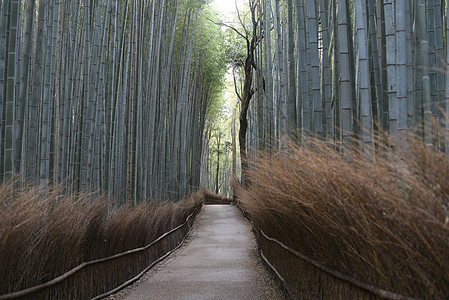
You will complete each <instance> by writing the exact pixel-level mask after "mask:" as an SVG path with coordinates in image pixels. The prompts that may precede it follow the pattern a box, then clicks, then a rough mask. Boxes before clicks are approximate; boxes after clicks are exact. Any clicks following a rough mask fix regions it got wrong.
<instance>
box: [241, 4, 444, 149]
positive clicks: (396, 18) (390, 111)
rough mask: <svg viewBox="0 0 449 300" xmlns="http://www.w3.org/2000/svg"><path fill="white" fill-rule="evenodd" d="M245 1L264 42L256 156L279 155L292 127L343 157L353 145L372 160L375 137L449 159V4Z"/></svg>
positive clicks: (252, 140) (255, 106)
mask: <svg viewBox="0 0 449 300" xmlns="http://www.w3.org/2000/svg"><path fill="white" fill-rule="evenodd" d="M248 3H249V5H250V7H253V9H250V10H249V11H250V15H251V19H250V25H251V26H252V28H254V26H256V27H257V30H256V31H255V33H254V34H256V35H258V36H259V37H262V38H263V40H262V41H261V42H260V43H259V45H258V47H256V49H254V53H255V56H256V59H255V61H256V66H255V67H254V70H253V71H254V72H255V78H254V81H253V84H254V91H255V94H254V97H253V100H252V102H251V108H250V111H249V119H250V120H249V121H250V126H249V135H248V137H247V141H248V149H249V150H248V151H250V153H249V154H252V157H253V158H254V157H256V156H257V150H270V151H271V149H279V148H281V146H282V140H283V139H282V137H283V136H284V135H287V134H290V133H291V132H292V130H296V133H295V134H292V135H291V137H292V138H295V139H299V140H300V141H301V140H302V138H303V137H315V138H318V139H321V140H326V141H329V142H332V143H335V144H336V145H337V146H338V147H339V148H340V149H342V150H344V149H345V148H346V146H347V145H350V144H354V142H356V144H358V145H359V146H360V149H361V150H363V152H365V153H367V155H373V154H374V153H376V149H377V148H376V139H375V137H376V136H378V135H377V133H379V132H383V133H387V134H388V136H389V137H390V139H389V142H388V143H389V144H390V145H391V146H393V148H397V146H399V147H400V148H401V149H403V150H406V149H407V142H406V139H407V138H408V137H409V136H410V135H411V134H412V135H415V134H416V135H417V136H418V137H419V138H420V139H422V141H423V142H425V143H426V144H427V145H428V146H429V147H432V148H433V149H434V150H436V151H445V152H446V153H448V154H449V151H446V149H449V131H448V130H449V122H448V121H449V120H448V118H447V116H448V113H449V102H448V98H449V69H448V68H447V63H448V62H449V52H448V48H449V39H448V33H449V22H448V17H449V15H448V6H447V1H445V0H427V1H426V0H383V1H380V0H377V1H376V0H357V1H351V0H280V1H279V0H250V1H248ZM251 20H252V21H251ZM273 137H274V139H273ZM251 149H254V150H256V151H251ZM448 157H449V156H448Z"/></svg>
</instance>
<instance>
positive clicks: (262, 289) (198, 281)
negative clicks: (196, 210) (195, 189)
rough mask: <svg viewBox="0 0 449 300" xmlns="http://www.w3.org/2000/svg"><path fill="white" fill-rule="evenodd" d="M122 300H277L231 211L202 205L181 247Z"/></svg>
mask: <svg viewBox="0 0 449 300" xmlns="http://www.w3.org/2000/svg"><path fill="white" fill-rule="evenodd" d="M122 296H124V298H123V299H127V300H131V299H155V300H158V299H164V300H167V299H283V296H282V292H280V291H279V289H278V286H277V285H276V283H275V282H274V281H273V279H272V276H271V274H270V273H269V272H268V271H267V270H266V269H265V267H264V265H263V263H262V261H261V259H260V257H259V255H258V253H257V246H256V243H255V240H254V237H253V234H252V232H251V227H250V225H249V223H248V221H247V220H246V219H245V218H244V217H243V216H242V214H241V213H240V211H238V209H237V208H235V207H233V206H229V205H206V206H204V207H203V210H202V212H201V213H200V214H199V215H198V217H197V221H196V224H195V228H194V230H193V232H192V235H191V237H190V241H189V242H188V244H187V246H186V247H184V248H183V249H182V250H180V251H179V252H178V253H177V254H175V257H174V258H173V257H172V258H170V259H169V260H168V261H166V262H163V263H162V265H160V266H159V267H156V270H155V271H153V272H150V273H149V274H147V275H146V276H145V277H144V278H143V279H142V280H140V281H139V282H138V283H137V284H135V285H134V286H132V287H131V288H129V289H128V290H127V291H125V293H124V295H122Z"/></svg>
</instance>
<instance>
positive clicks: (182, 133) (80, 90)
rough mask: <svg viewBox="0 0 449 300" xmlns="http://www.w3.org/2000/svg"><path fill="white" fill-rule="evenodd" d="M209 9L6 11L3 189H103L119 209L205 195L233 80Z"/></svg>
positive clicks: (28, 2) (177, 5)
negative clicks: (217, 119) (216, 123)
mask: <svg viewBox="0 0 449 300" xmlns="http://www.w3.org/2000/svg"><path fill="white" fill-rule="evenodd" d="M206 9H207V7H206V3H204V1H196V0H153V1H139V0H76V1H73V0H39V1H36V0H3V1H1V15H0V118H1V119H0V128H1V130H0V134H1V138H0V155H1V159H0V179H1V181H7V180H11V179H13V178H14V179H16V178H17V179H16V180H18V183H19V184H24V183H25V184H38V185H42V186H43V187H46V186H63V187H64V191H65V192H66V193H78V192H80V191H99V192H101V193H103V194H108V195H110V196H114V197H115V199H118V200H116V201H117V202H118V204H122V203H129V204H133V203H138V202H140V201H143V200H144V199H150V198H151V199H178V198H182V197H184V196H185V195H186V194H188V193H189V192H191V191H192V190H195V189H196V188H198V186H199V182H200V175H201V174H200V173H201V165H200V162H201V158H202V152H203V147H204V145H205V143H206V142H207V141H206V140H205V137H206V135H205V132H206V131H207V130H208V128H207V127H208V126H210V125H209V124H211V123H213V120H212V119H211V118H212V117H214V114H212V113H210V112H211V108H212V107H213V106H214V105H216V101H217V98H218V96H219V95H220V93H221V88H222V81H223V76H224V74H225V71H226V65H225V64H222V63H221V61H222V60H224V58H223V56H224V55H225V53H224V51H222V48H221V47H220V45H221V43H220V41H221V40H222V39H223V37H222V35H223V33H222V31H221V30H220V29H219V28H216V27H211V26H208V24H207V23H206V22H207V21H206V20H205V19H204V18H202V17H201V15H202V14H204V13H205V12H204V10H206ZM209 14H211V12H210V13H209Z"/></svg>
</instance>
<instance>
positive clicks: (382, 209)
mask: <svg viewBox="0 0 449 300" xmlns="http://www.w3.org/2000/svg"><path fill="white" fill-rule="evenodd" d="M307 144H308V145H307V146H306V147H297V146H293V145H290V147H289V148H288V149H286V150H285V151H283V152H282V153H280V154H277V155H275V156H274V157H271V158H270V157H265V158H264V159H261V160H260V161H259V162H258V163H257V164H256V165H255V167H254V169H253V170H252V171H250V174H249V179H250V182H251V185H250V186H249V187H247V188H246V189H245V188H242V187H239V186H237V185H235V186H234V188H235V190H236V194H237V198H238V200H239V201H240V205H241V206H242V208H243V210H244V211H246V212H247V213H248V214H249V216H250V218H251V219H252V221H253V222H254V225H255V227H256V228H257V229H261V230H263V231H264V232H265V233H266V234H267V235H268V236H270V237H273V238H275V239H277V240H279V241H280V242H282V243H283V244H285V245H287V246H289V247H291V248H293V249H296V250H297V251H299V252H300V253H301V254H303V255H305V256H306V257H308V258H310V259H311V260H313V261H315V262H317V263H318V264H322V265H323V266H324V267H327V268H330V269H331V270H334V271H338V272H340V273H343V274H345V275H348V276H350V277H352V278H354V279H356V280H359V281H361V282H363V283H367V284H369V285H373V286H374V287H377V288H380V289H383V290H387V291H390V292H394V293H398V294H401V295H405V296H410V297H417V298H424V299H447V297H448V295H449V213H448V208H449V202H448V201H449V178H448V172H449V163H448V161H446V160H445V158H444V155H443V154H439V153H434V152H432V151H431V150H428V149H427V148H425V147H423V146H421V145H420V144H419V143H414V144H413V146H410V147H409V148H408V149H407V152H403V153H400V151H398V150H397V151H396V152H393V151H388V150H387V151H384V152H383V155H379V157H377V158H376V160H375V161H374V162H373V161H372V160H370V159H366V158H365V156H363V155H360V154H359V153H357V151H352V152H351V154H348V152H346V155H345V156H344V157H342V155H341V154H340V153H339V152H337V151H335V150H334V149H333V148H332V147H330V146H328V145H326V144H325V143H322V142H318V141H309V142H308V143H307ZM384 150H385V149H384ZM381 151H382V150H381ZM258 240H259V246H260V248H261V250H262V252H263V254H264V255H265V256H266V257H267V258H268V260H270V261H271V262H272V264H273V265H274V267H275V268H276V269H277V270H278V271H279V273H280V274H281V275H282V277H284V280H285V285H286V287H287V289H289V290H290V292H291V293H292V294H293V296H294V297H298V298H300V299H307V298H308V299H310V298H333V299H334V298H337V299H338V298H339V299H348V297H350V298H375V296H373V294H372V293H369V292H366V291H365V290H363V289H360V288H357V287H355V286H354V285H351V284H349V283H347V282H345V280H340V279H337V278H335V277H334V276H332V275H330V274H329V273H327V272H323V271H322V270H321V269H319V268H317V267H316V266H313V265H312V264H311V263H310V262H306V261H304V260H303V259H300V258H298V257H297V256H295V255H293V254H292V253H290V252H287V251H286V250H285V249H283V248H282V247H281V246H279V245H278V244H276V243H273V242H270V241H268V240H267V239H266V238H264V237H263V236H262V235H261V234H259V236H258Z"/></svg>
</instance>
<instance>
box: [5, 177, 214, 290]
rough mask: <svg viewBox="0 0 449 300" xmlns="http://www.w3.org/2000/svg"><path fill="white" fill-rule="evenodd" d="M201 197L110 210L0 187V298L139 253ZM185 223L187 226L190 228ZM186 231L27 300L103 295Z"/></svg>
mask: <svg viewBox="0 0 449 300" xmlns="http://www.w3.org/2000/svg"><path fill="white" fill-rule="evenodd" d="M205 193H206V192H205V191H200V192H198V193H196V194H193V195H191V196H190V197H188V198H187V199H185V200H183V201H180V202H177V203H165V204H154V203H152V204H147V205H140V206H138V207H134V208H111V207H110V206H109V205H108V202H107V200H106V199H102V198H97V199H95V200H92V197H90V196H89V195H79V196H77V197H59V196H58V195H59V193H58V191H53V192H45V191H42V190H40V189H38V188H28V189H23V190H21V191H17V190H14V185H12V184H10V185H2V186H0V278H1V280H0V295H2V294H7V293H11V292H15V291H19V290H22V289H25V288H29V287H32V286H36V285H39V284H41V283H44V282H46V281H49V280H52V279H54V278H55V277H57V276H59V275H61V274H63V273H65V272H67V271H68V270H70V269H72V268H74V267H75V266H77V265H79V264H80V263H82V262H86V261H91V260H94V259H98V258H104V257H107V256H111V255H114V254H117V253H120V252H123V251H127V250H130V249H135V248H138V247H143V246H146V245H147V244H149V243H150V242H151V241H153V240H154V239H156V238H157V237H159V236H160V235H162V234H163V233H165V232H167V231H169V230H170V229H172V228H174V227H176V226H178V225H180V224H182V223H183V222H184V221H185V219H186V218H187V216H188V215H190V214H191V213H192V212H194V211H197V210H198V209H199V208H200V207H201V205H202V203H203V202H204V197H205ZM191 222H192V220H190V222H189V225H191ZM188 229H189V226H184V227H183V228H182V229H181V230H179V231H177V232H175V233H174V234H172V235H170V236H168V237H167V238H165V239H163V240H162V242H161V243H158V244H156V245H155V246H154V247H151V248H149V249H148V251H144V252H142V253H140V254H133V255H131V256H127V257H124V258H120V259H118V260H115V261H111V262H108V263H105V264H102V265H96V266H92V267H87V268H85V269H83V270H82V271H80V272H78V273H76V275H74V276H72V277H71V278H70V279H69V280H66V281H64V282H63V283H61V284H58V285H56V286H54V287H52V288H51V289H46V290H44V291H41V292H39V293H36V294H32V295H30V296H29V297H28V298H29V299H38V298H40V299H69V298H71V299H84V298H91V297H93V296H95V295H98V294H101V293H104V292H106V291H108V290H110V289H112V288H114V287H116V286H117V285H119V284H121V283H123V282H124V281H126V280H127V279H129V278H131V277H132V276H135V275H136V274H138V273H140V272H141V271H142V270H143V269H144V268H145V267H146V266H147V265H149V264H150V263H151V262H152V261H154V260H155V259H157V258H158V257H160V256H161V255H163V254H165V253H166V252H168V251H169V250H171V249H173V248H174V247H175V246H176V245H177V244H179V242H180V241H181V240H182V238H183V236H184V235H185V234H186V233H187V232H188Z"/></svg>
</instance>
